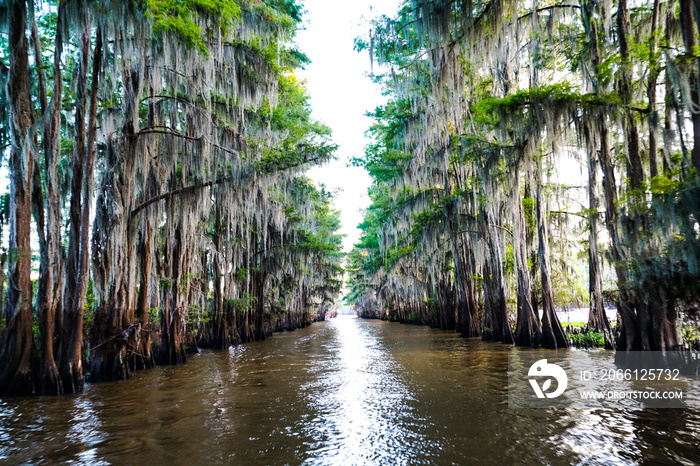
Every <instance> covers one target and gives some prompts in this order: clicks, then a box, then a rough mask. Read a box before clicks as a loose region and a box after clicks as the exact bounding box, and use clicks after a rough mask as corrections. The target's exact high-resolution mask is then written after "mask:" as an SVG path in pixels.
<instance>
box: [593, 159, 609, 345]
mask: <svg viewBox="0 0 700 466" xmlns="http://www.w3.org/2000/svg"><path fill="white" fill-rule="evenodd" d="M597 192H598V164H597V156H596V151H595V150H589V152H588V202H589V205H588V206H589V214H588V291H589V297H590V304H589V311H588V327H589V328H592V329H595V330H597V331H598V332H601V333H602V334H603V336H604V338H605V348H606V349H615V339H614V338H613V333H612V327H610V321H609V320H608V316H607V315H606V314H605V307H604V305H603V270H602V265H601V259H600V252H599V250H598V231H599V225H598V195H597Z"/></svg>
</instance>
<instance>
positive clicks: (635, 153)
mask: <svg viewBox="0 0 700 466" xmlns="http://www.w3.org/2000/svg"><path fill="white" fill-rule="evenodd" d="M617 34H618V43H619V46H620V77H619V94H620V99H621V100H622V104H623V106H624V109H623V112H624V118H623V121H624V124H623V128H624V135H625V147H626V149H627V163H628V164H629V179H630V187H631V188H632V189H634V190H641V189H642V188H643V185H644V168H643V166H642V157H641V154H640V152H639V128H638V127H637V122H636V120H635V118H634V114H633V112H632V109H631V108H630V106H631V104H632V65H631V63H630V57H629V44H628V40H629V39H630V37H631V36H630V14H629V9H628V8H627V0H618V5H617Z"/></svg>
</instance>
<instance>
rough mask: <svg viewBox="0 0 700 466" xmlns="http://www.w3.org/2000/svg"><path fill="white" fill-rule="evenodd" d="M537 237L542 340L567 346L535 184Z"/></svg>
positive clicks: (541, 203)
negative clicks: (554, 290)
mask: <svg viewBox="0 0 700 466" xmlns="http://www.w3.org/2000/svg"><path fill="white" fill-rule="evenodd" d="M537 238H538V244H539V247H538V251H539V262H540V272H541V276H542V341H543V346H544V347H545V348H548V349H557V348H568V347H569V346H570V345H569V339H568V338H567V336H566V332H564V328H563V327H562V326H561V322H559V317H557V314H556V312H554V298H553V297H552V280H551V275H550V270H551V268H550V265H549V236H548V233H547V217H546V210H545V207H544V196H542V185H541V184H538V186H537Z"/></svg>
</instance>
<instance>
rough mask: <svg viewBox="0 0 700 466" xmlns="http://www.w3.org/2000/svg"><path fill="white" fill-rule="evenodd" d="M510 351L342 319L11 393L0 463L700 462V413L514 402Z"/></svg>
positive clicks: (0, 411)
mask: <svg viewBox="0 0 700 466" xmlns="http://www.w3.org/2000/svg"><path fill="white" fill-rule="evenodd" d="M508 351H532V350H519V349H512V348H508V347H506V346H503V345H500V344H493V343H484V342H482V341H480V340H478V339H463V338H459V336H457V335H456V334H453V333H451V332H444V331H439V330H434V329H429V328H425V327H417V326H409V325H401V324H396V323H388V322H381V321H367V320H361V319H355V318H350V317H339V318H336V319H333V320H330V321H327V322H321V323H316V324H314V325H312V326H310V327H307V328H305V329H302V330H297V331H294V332H288V333H282V334H277V335H275V336H274V337H272V338H270V339H268V340H266V341H259V342H254V343H250V344H246V345H240V346H236V347H232V348H231V349H230V350H229V351H222V352H215V351H205V352H202V353H200V354H198V355H195V356H193V357H191V358H190V359H189V360H188V362H187V364H185V365H182V366H175V367H162V366H161V367H157V368H155V369H153V370H149V371H143V372H138V373H136V375H135V377H134V378H133V379H132V380H129V381H126V382H118V383H103V384H95V385H88V386H87V387H86V389H85V392H84V393H82V394H80V395H76V396H61V397H41V398H25V399H7V400H2V401H0V463H7V464H20V463H22V464H34V463H58V462H70V463H72V464H136V463H138V464H211V463H228V464H302V463H306V464H421V463H423V464H476V463H479V464H533V465H534V464H638V463H643V464H669V463H677V464H692V463H695V462H697V461H700V451H699V450H698V445H699V444H700V411H699V410H697V409H695V408H688V409H665V410H650V409H645V410H636V411H619V410H609V409H603V408H601V409H598V410H595V409H592V410H591V409H588V410H567V411H562V410H555V409H551V410H544V409H537V410H536V409H527V410H525V409H510V408H508V402H507V385H508V384H507V379H508V377H507V368H508V357H507V356H508ZM569 353H570V357H572V358H575V357H578V356H577V355H578V354H580V352H577V351H575V350H572V351H569ZM609 360H610V361H609V362H610V364H612V353H610V356H609Z"/></svg>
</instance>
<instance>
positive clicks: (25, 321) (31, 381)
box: [0, 1, 36, 396]
mask: <svg viewBox="0 0 700 466" xmlns="http://www.w3.org/2000/svg"><path fill="white" fill-rule="evenodd" d="M7 9H8V18H7V19H8V21H7V23H6V24H8V25H9V33H8V39H9V41H8V43H9V49H10V66H9V70H8V77H7V102H8V104H9V105H8V107H9V113H10V138H11V139H10V140H11V147H10V160H9V169H10V231H9V250H10V257H9V260H8V264H9V273H8V279H9V280H8V281H9V283H8V290H7V301H8V302H7V307H6V311H5V319H6V325H7V327H6V329H5V338H4V341H3V347H2V354H1V355H0V368H2V369H0V370H1V372H0V395H2V396H5V395H28V394H31V393H34V391H35V389H36V380H35V374H33V373H32V369H34V367H33V366H35V363H36V348H35V346H34V340H33V336H32V281H31V276H30V274H31V265H32V264H31V261H32V250H31V244H30V237H31V217H32V204H31V202H32V200H31V196H32V174H33V165H34V160H33V159H34V157H33V154H32V152H31V149H30V147H31V142H29V141H27V140H26V138H27V136H28V134H27V133H28V131H29V128H30V127H31V125H32V121H33V111H34V110H33V108H32V102H31V97H30V95H29V82H30V80H29V57H28V53H27V50H28V42H27V37H26V36H25V29H26V18H27V10H26V4H25V2H23V1H12V2H10V3H9V5H8V6H7Z"/></svg>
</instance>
